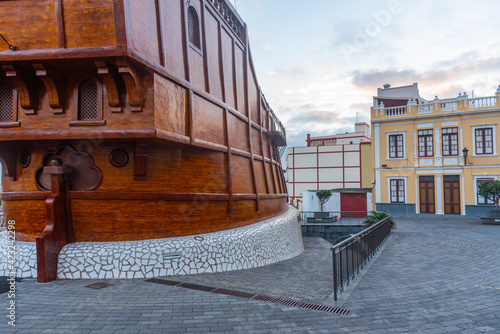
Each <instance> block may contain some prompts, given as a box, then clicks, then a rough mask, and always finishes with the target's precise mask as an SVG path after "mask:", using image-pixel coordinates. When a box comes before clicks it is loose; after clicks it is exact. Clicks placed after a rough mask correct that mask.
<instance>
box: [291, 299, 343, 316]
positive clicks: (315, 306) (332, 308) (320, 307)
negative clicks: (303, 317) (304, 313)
mask: <svg viewBox="0 0 500 334" xmlns="http://www.w3.org/2000/svg"><path fill="white" fill-rule="evenodd" d="M298 307H300V308H307V309H310V310H315V311H322V312H328V313H336V314H342V315H348V314H349V313H350V312H351V311H350V310H346V309H343V308H339V307H335V306H328V305H323V304H314V303H307V302H305V303H301V304H300V305H298Z"/></svg>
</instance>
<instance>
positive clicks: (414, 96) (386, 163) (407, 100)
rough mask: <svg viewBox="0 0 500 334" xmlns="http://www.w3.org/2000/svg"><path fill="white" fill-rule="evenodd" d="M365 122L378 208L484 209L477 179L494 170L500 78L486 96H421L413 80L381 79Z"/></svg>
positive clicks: (471, 212)
mask: <svg viewBox="0 0 500 334" xmlns="http://www.w3.org/2000/svg"><path fill="white" fill-rule="evenodd" d="M371 122H372V144H373V148H374V149H373V151H372V156H373V161H374V171H373V172H374V173H373V174H372V175H373V182H374V184H375V187H374V196H373V197H374V201H375V207H376V209H377V210H379V211H388V212H390V213H392V214H404V215H414V214H453V215H466V216H477V215H483V214H485V213H486V211H487V210H488V209H491V206H492V205H493V203H492V202H491V201H488V200H485V199H484V198H483V197H481V196H478V195H477V186H478V184H480V183H481V182H490V181H494V180H497V179H498V175H499V174H500V157H499V156H498V146H499V143H500V138H499V137H498V136H497V132H498V131H497V129H498V128H499V123H500V86H499V88H498V89H497V91H496V94H495V95H493V96H488V97H479V98H473V97H469V96H468V95H467V94H466V93H463V94H462V93H460V94H459V95H458V96H457V97H456V98H451V99H439V98H438V97H437V96H436V97H435V99H434V100H430V101H428V100H425V99H423V98H422V97H420V95H419V92H418V86H417V84H416V83H414V84H413V85H411V86H403V87H395V88H391V87H390V85H388V84H386V85H384V88H379V89H378V92H377V96H374V98H373V107H372V108H371Z"/></svg>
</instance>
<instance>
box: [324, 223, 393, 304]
mask: <svg viewBox="0 0 500 334" xmlns="http://www.w3.org/2000/svg"><path fill="white" fill-rule="evenodd" d="M390 234H391V217H390V216H389V215H388V216H387V217H385V218H384V219H382V220H381V221H379V222H378V223H376V224H375V225H372V226H370V227H368V228H367V229H365V230H363V231H361V232H359V233H358V234H355V235H353V236H351V237H350V238H349V239H346V240H344V241H342V242H339V243H338V244H336V245H333V246H332V248H331V250H332V256H333V289H334V292H333V293H334V299H335V300H337V296H338V294H339V293H341V292H342V291H344V287H346V286H347V285H349V283H350V281H351V280H352V279H353V278H354V277H355V276H356V274H357V273H359V271H360V269H362V268H363V266H364V265H365V264H366V262H368V260H369V259H370V258H371V257H372V256H373V255H374V254H375V253H376V252H377V250H378V249H379V248H380V246H381V245H382V244H383V243H384V241H385V240H386V239H387V237H388V236H389V235H390Z"/></svg>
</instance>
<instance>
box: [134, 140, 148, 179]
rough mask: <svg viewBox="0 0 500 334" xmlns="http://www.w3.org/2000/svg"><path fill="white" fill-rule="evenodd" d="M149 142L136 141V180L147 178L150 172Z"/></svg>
mask: <svg viewBox="0 0 500 334" xmlns="http://www.w3.org/2000/svg"><path fill="white" fill-rule="evenodd" d="M148 150H149V144H148V143H146V142H142V141H136V143H135V150H134V180H145V179H146V177H147V174H148Z"/></svg>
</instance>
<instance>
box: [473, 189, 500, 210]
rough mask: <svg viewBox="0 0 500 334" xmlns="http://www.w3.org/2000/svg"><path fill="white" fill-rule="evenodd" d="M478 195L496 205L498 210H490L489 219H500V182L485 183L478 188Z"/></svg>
mask: <svg viewBox="0 0 500 334" xmlns="http://www.w3.org/2000/svg"><path fill="white" fill-rule="evenodd" d="M477 193H478V194H479V195H481V196H483V197H484V198H487V199H489V200H491V201H493V203H495V206H496V210H488V217H500V212H499V211H498V200H500V181H493V182H483V183H480V184H479V185H478V186H477Z"/></svg>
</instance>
